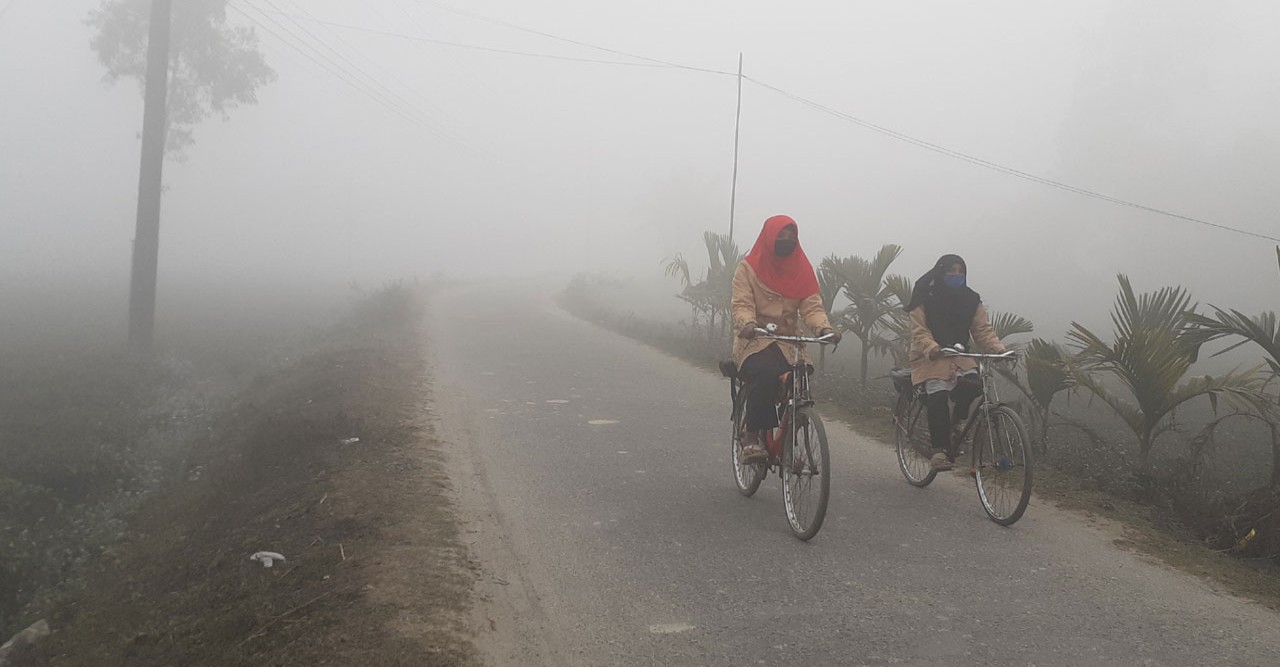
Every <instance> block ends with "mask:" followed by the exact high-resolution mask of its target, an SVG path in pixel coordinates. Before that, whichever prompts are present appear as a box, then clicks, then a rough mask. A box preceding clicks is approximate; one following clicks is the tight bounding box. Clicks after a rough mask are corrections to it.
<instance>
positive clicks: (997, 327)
mask: <svg viewBox="0 0 1280 667" xmlns="http://www.w3.org/2000/svg"><path fill="white" fill-rule="evenodd" d="M989 317H990V319H991V328H992V330H994V331H995V332H996V337H997V338H999V339H1000V340H1001V341H1003V340H1004V339H1006V338H1008V337H1010V336H1016V335H1018V334H1026V333H1031V332H1032V331H1035V325H1033V324H1032V323H1031V320H1028V319H1027V318H1025V317H1023V316H1021V315H1016V314H1014V313H1008V312H998V311H992V312H991V314H990V316H989Z"/></svg>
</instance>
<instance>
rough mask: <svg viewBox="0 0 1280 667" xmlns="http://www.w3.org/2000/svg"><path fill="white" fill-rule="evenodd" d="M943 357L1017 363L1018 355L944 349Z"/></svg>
mask: <svg viewBox="0 0 1280 667" xmlns="http://www.w3.org/2000/svg"><path fill="white" fill-rule="evenodd" d="M942 356H944V357H965V358H968V359H988V360H991V361H1017V359H1018V353H1017V352H1015V351H1013V350H1009V351H1007V352H1005V353H1004V354H974V353H972V352H961V351H960V350H957V349H955V348H953V347H944V348H942Z"/></svg>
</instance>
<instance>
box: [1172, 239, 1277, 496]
mask: <svg viewBox="0 0 1280 667" xmlns="http://www.w3.org/2000/svg"><path fill="white" fill-rule="evenodd" d="M1276 265H1277V266H1278V267H1280V246H1276ZM1211 308H1213V311H1214V316H1213V317H1207V316H1205V315H1200V314H1193V315H1191V316H1189V318H1188V319H1189V321H1190V323H1191V324H1192V327H1193V328H1191V329H1190V330H1189V331H1188V332H1187V337H1188V339H1190V340H1192V341H1194V342H1195V343H1196V344H1197V345H1202V344H1204V343H1208V342H1211V341H1215V340H1218V339H1221V338H1232V337H1235V338H1239V339H1240V340H1239V341H1237V342H1236V343H1235V344H1234V345H1231V346H1230V347H1228V348H1226V349H1225V350H1222V351H1220V352H1217V353H1216V354H1214V355H1213V356H1215V357H1216V356H1218V355H1219V354H1226V353H1227V352H1230V351H1232V350H1234V349H1236V348H1238V347H1240V346H1242V345H1245V344H1248V343H1253V344H1255V345H1257V346H1258V347H1261V348H1262V351H1263V353H1264V354H1265V355H1266V356H1265V357H1263V360H1264V361H1266V363H1267V365H1268V366H1270V367H1271V374H1272V377H1278V376H1280V326H1277V323H1276V314H1275V312H1273V311H1267V312H1264V313H1262V314H1260V315H1256V316H1253V317H1249V316H1248V315H1245V314H1244V313H1242V312H1240V311H1238V310H1234V309H1233V310H1228V309H1225V308H1219V307H1217V306H1211ZM1258 416H1259V418H1261V419H1262V420H1263V421H1265V422H1267V424H1268V425H1269V426H1270V428H1271V484H1270V486H1271V488H1273V489H1274V488H1277V487H1280V425H1278V424H1277V419H1276V418H1275V410H1269V411H1267V412H1264V413H1262V414H1260V415H1258Z"/></svg>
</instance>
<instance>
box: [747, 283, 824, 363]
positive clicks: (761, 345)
mask: <svg viewBox="0 0 1280 667" xmlns="http://www.w3.org/2000/svg"><path fill="white" fill-rule="evenodd" d="M802 318H803V320H804V324H805V326H806V327H808V328H809V330H810V331H811V332H812V333H814V334H816V333H818V332H819V331H822V330H823V329H829V328H831V321H830V320H828V319H827V311H826V310H824V309H823V308H822V297H821V296H819V295H817V294H814V295H813V296H810V297H806V298H804V299H788V298H787V297H784V296H782V295H781V294H778V293H777V292H774V291H773V290H771V289H769V288H768V287H766V286H765V284H764V283H762V282H760V279H759V278H757V277H756V272H755V269H752V268H751V265H750V264H747V263H746V262H738V268H737V270H735V271H734V272H733V329H734V332H735V334H734V338H733V361H734V363H736V364H737V365H738V367H739V368H741V367H742V361H743V360H744V359H746V358H747V357H749V356H751V355H753V354H755V353H756V352H759V351H761V350H763V349H765V348H767V347H769V346H770V345H775V344H776V342H775V341H770V340H765V339H762V338H753V339H750V340H748V339H746V338H739V337H738V336H737V334H736V332H739V331H742V327H744V326H746V325H747V323H748V322H755V323H756V325H757V326H759V327H761V328H764V326H765V325H766V324H770V323H773V324H776V325H778V334H779V335H783V336H799V335H801V334H802V333H803V332H802V331H801V330H800V320H801V319H802ZM780 347H781V348H782V351H783V353H784V354H785V355H786V357H787V359H789V360H791V361H795V352H794V350H795V349H796V347H795V346H794V345H791V344H783V345H781V346H780ZM804 358H805V359H808V355H805V357H804Z"/></svg>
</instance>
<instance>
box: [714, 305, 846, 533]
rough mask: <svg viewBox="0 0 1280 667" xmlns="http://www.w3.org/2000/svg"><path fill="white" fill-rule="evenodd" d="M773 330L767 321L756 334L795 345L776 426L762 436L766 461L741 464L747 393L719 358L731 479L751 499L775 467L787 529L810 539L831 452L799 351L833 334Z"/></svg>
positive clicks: (821, 515) (822, 506) (826, 486)
mask: <svg viewBox="0 0 1280 667" xmlns="http://www.w3.org/2000/svg"><path fill="white" fill-rule="evenodd" d="M776 330H777V327H776V325H773V324H770V325H769V328H768V329H756V335H757V336H758V337H760V338H767V339H769V340H775V341H780V342H783V343H790V344H792V345H794V346H795V347H796V355H795V361H794V362H792V365H791V368H790V369H789V370H788V371H787V372H786V373H784V374H783V375H782V380H783V382H782V389H781V391H780V394H779V397H778V400H777V409H778V427H777V428H775V429H773V430H771V431H767V432H766V434H765V442H764V444H765V449H766V450H767V451H768V453H769V458H768V459H767V460H766V461H763V462H757V463H749V464H743V463H741V459H740V456H741V453H742V438H743V437H744V436H745V435H746V401H747V393H746V392H745V391H743V388H744V386H745V384H746V382H745V380H744V379H743V378H741V377H740V376H739V375H738V368H737V366H736V365H735V364H734V363H733V362H732V361H722V362H720V372H721V373H722V374H723V375H724V376H725V377H727V378H729V397H730V400H731V402H732V405H733V412H732V414H731V416H730V420H731V421H732V422H733V434H732V447H731V454H732V456H733V480H734V483H735V484H736V485H737V487H738V492H739V493H741V494H742V495H744V496H747V497H750V496H751V495H752V494H754V493H755V492H756V489H759V488H760V483H761V482H763V481H764V478H765V477H766V476H767V475H768V474H769V471H771V470H772V471H774V472H775V473H776V474H777V475H778V476H779V477H780V478H781V480H782V500H783V505H784V506H785V507H786V513H787V523H788V524H789V525H790V526H791V531H792V532H793V533H795V536H796V537H798V538H800V539H801V540H810V539H812V538H813V536H814V535H817V534H818V530H819V529H821V528H822V521H823V519H825V518H826V514H827V499H828V497H829V496H830V494H831V452H830V450H829V449H828V447H827V431H826V428H824V427H823V425H822V420H821V419H820V418H819V417H818V414H817V412H816V411H815V410H814V403H813V393H812V385H811V377H810V375H811V374H812V372H813V367H812V366H810V365H809V364H808V363H806V362H805V361H804V359H803V357H802V356H801V355H800V351H801V350H802V349H803V348H804V346H805V345H807V344H809V343H818V344H820V345H826V344H830V343H831V340H830V339H831V337H832V335H831V334H827V335H826V336H822V337H818V338H813V337H809V336H779V335H777V334H776V333H775V331H776ZM815 487H816V488H815Z"/></svg>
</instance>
